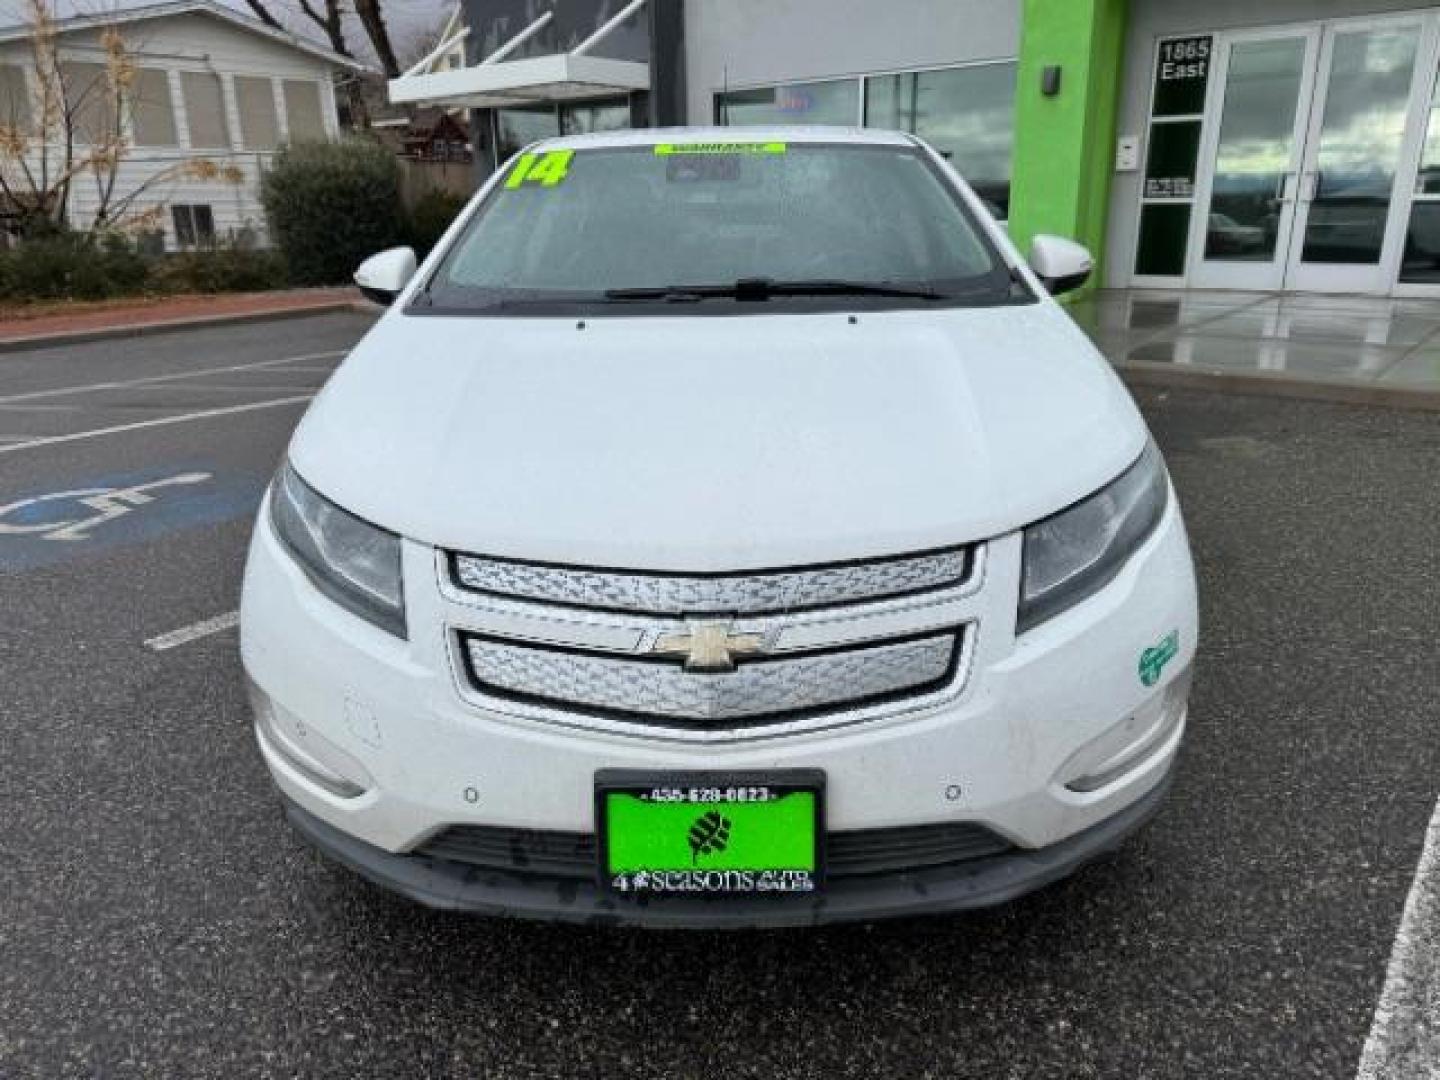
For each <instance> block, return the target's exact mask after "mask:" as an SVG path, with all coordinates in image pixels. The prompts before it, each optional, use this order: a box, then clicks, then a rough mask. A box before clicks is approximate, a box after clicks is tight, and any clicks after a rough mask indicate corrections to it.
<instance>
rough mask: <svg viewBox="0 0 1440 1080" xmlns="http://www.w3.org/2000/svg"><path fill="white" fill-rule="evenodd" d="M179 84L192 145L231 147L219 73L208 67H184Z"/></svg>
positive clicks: (200, 146) (219, 148) (202, 147)
mask: <svg viewBox="0 0 1440 1080" xmlns="http://www.w3.org/2000/svg"><path fill="white" fill-rule="evenodd" d="M180 88H181V90H182V91H183V93H184V95H185V114H186V116H187V117H188V118H189V121H190V145H191V146H193V147H194V148H195V149H196V150H228V149H230V125H229V124H227V123H226V122H225V94H224V91H223V90H222V89H221V87H220V76H218V75H212V74H211V73H210V72H208V71H182V72H181V73H180Z"/></svg>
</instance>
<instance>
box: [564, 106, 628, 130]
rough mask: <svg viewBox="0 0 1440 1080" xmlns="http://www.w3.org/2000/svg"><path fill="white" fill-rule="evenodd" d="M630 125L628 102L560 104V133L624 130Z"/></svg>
mask: <svg viewBox="0 0 1440 1080" xmlns="http://www.w3.org/2000/svg"><path fill="white" fill-rule="evenodd" d="M629 126H630V102H629V101H628V100H626V99H624V98H621V99H620V100H619V101H613V100H612V101H577V102H576V103H575V104H573V105H562V106H560V133H561V134H562V135H584V134H586V133H587V132H591V131H624V130H626V129H627V128H629Z"/></svg>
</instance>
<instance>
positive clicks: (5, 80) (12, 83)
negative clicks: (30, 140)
mask: <svg viewBox="0 0 1440 1080" xmlns="http://www.w3.org/2000/svg"><path fill="white" fill-rule="evenodd" d="M0 127H3V128H5V129H7V130H9V131H13V132H18V133H19V134H21V135H28V134H30V131H31V121H30V94H29V92H28V90H27V89H26V85H25V69H24V68H22V67H20V65H19V64H0Z"/></svg>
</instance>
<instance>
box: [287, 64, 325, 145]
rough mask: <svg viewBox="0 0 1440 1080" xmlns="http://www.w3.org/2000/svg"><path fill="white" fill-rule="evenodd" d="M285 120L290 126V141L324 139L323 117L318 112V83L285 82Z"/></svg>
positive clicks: (294, 80)
mask: <svg viewBox="0 0 1440 1080" xmlns="http://www.w3.org/2000/svg"><path fill="white" fill-rule="evenodd" d="M285 118H286V120H287V121H288V122H289V126H290V141H291V142H295V141H297V140H299V139H323V138H325V117H324V114H322V113H321V111H320V86H319V84H318V83H313V82H301V81H300V80H298V79H286V80H285Z"/></svg>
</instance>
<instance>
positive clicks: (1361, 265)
mask: <svg viewBox="0 0 1440 1080" xmlns="http://www.w3.org/2000/svg"><path fill="white" fill-rule="evenodd" d="M495 2H498V0H466V14H467V18H468V19H469V20H470V21H471V23H472V28H477V36H478V37H483V38H484V43H483V45H481V44H478V43H477V44H476V54H475V60H476V63H475V65H474V66H473V67H471V68H469V69H467V73H465V74H464V79H463V80H462V79H461V78H460V75H461V73H445V74H441V75H435V76H427V78H430V79H432V81H434V82H435V85H436V86H437V87H440V88H441V92H437V100H440V101H442V102H443V101H447V100H448V101H451V102H454V103H464V104H467V105H481V104H482V103H483V106H484V109H485V111H484V113H483V114H482V115H481V116H480V118H479V126H480V130H481V131H482V132H483V133H486V134H487V135H489V136H490V138H489V139H487V140H485V141H487V142H488V143H489V147H488V148H487V149H489V150H490V153H489V154H488V159H489V162H490V163H491V165H492V167H493V165H498V164H499V163H500V162H503V161H504V160H506V158H507V157H508V156H509V155H510V154H512V153H513V152H514V151H515V150H517V149H519V148H520V147H521V146H523V145H525V144H526V143H528V142H530V141H532V140H534V139H537V138H542V137H546V136H551V135H557V134H566V133H572V132H581V131H600V130H610V129H615V128H622V127H627V126H629V125H630V124H631V123H632V122H637V123H638V122H644V121H645V119H646V117H647V115H648V116H649V118H650V119H651V121H652V122H659V123H690V124H702V123H718V124H723V125H732V126H754V125H767V124H821V125H844V126H856V125H860V126H869V127H883V128H890V129H898V130H901V131H907V132H912V133H915V134H917V135H920V136H922V137H923V138H925V139H927V140H928V141H930V142H931V143H932V144H933V145H935V146H936V147H937V149H938V150H939V151H940V152H941V153H943V154H944V155H945V156H946V157H947V158H949V159H950V160H951V161H952V162H953V163H954V164H955V165H956V167H957V168H959V170H960V171H961V172H962V173H963V174H964V175H965V177H966V178H967V179H968V180H969V181H970V183H971V185H972V186H973V187H974V188H975V189H976V190H977V192H978V193H979V194H980V195H981V196H982V197H983V198H985V199H986V200H987V201H988V202H989V203H991V204H992V206H993V207H994V210H995V213H996V215H997V216H999V217H1002V218H1005V219H1006V220H1007V221H1008V222H1009V226H1010V229H1011V233H1012V236H1013V237H1014V238H1015V240H1016V241H1017V243H1018V244H1019V245H1020V246H1021V247H1022V249H1023V248H1024V247H1025V246H1026V245H1028V244H1029V242H1030V240H1031V238H1032V237H1033V236H1035V235H1037V234H1039V233H1058V234H1061V235H1067V236H1071V237H1074V238H1076V239H1078V240H1080V241H1081V242H1082V243H1085V244H1086V245H1088V246H1089V247H1090V248H1091V249H1092V250H1093V251H1094V252H1095V253H1096V255H1097V256H1098V258H1099V261H1100V264H1101V273H1100V274H1099V275H1097V283H1099V284H1105V285H1110V286H1139V287H1160V288H1167V289H1174V288H1214V289H1240V290H1265V291H1319V292H1355V293H1369V294H1373V295H1390V294H1395V295H1420V296H1437V297H1440V89H1437V79H1436V73H1437V70H1440V0H1435V2H1432V3H1429V4H1421V5H1415V4H1409V5H1408V6H1407V0H1248V2H1247V0H1214V2H1213V3H1210V4H1206V5H1200V4H1195V3H1193V2H1192V0H1064V2H1063V3H1060V2H1059V0H1055V2H1045V0H886V2H885V3H883V4H882V3H880V2H879V0H787V2H786V3H785V4H775V3H773V0H725V2H724V3H723V4H722V3H715V2H713V0H648V4H647V9H646V10H648V11H649V12H650V14H649V15H648V16H647V15H643V14H642V15H635V16H632V17H631V18H630V20H629V22H628V23H625V26H624V27H623V28H622V29H624V33H627V34H631V36H632V37H633V39H634V40H629V39H627V41H628V44H626V45H625V48H624V49H620V48H619V45H618V44H615V43H607V44H606V45H605V46H604V48H605V49H612V44H614V48H613V51H612V52H611V54H610V55H606V56H605V57H604V58H603V59H601V58H600V57H601V53H600V52H597V51H595V50H594V49H593V48H592V44H593V43H591V42H590V39H591V38H592V36H593V35H594V34H596V33H599V32H600V30H601V29H603V28H604V26H605V25H607V24H608V23H609V21H610V20H611V19H612V17H613V15H614V14H615V13H614V11H612V9H611V7H610V6H609V5H606V4H600V3H599V2H598V0H595V2H593V3H590V2H588V0H565V3H564V4H563V5H561V6H560V7H557V8H556V9H555V10H556V11H557V12H559V14H558V15H555V16H553V17H551V18H549V20H548V22H547V21H546V17H545V16H544V15H543V14H542V15H541V16H532V13H531V12H530V9H529V7H527V6H525V4H524V3H523V0H504V3H502V6H503V7H505V8H506V10H507V11H509V12H510V16H509V17H507V20H501V19H500V17H499V15H497V14H496V10H497V9H495V8H494V3H495ZM511 9H513V10H511ZM624 10H626V11H629V10H631V9H630V8H629V7H627V8H625V9H624ZM662 11H665V12H669V13H670V14H669V16H667V18H668V19H669V22H668V23H666V25H668V26H669V27H670V30H669V31H668V32H667V35H666V36H665V38H664V41H668V42H670V43H671V44H672V45H673V48H671V49H670V51H668V52H667V51H666V48H665V47H664V42H663V41H661V39H660V38H652V37H651V36H650V34H649V30H648V29H647V27H649V26H651V25H655V23H654V21H653V20H654V19H658V18H659V15H658V14H657V13H659V12H662ZM562 16H563V18H562ZM646 19H650V20H651V21H650V22H647V21H646ZM502 22H503V26H502ZM562 22H563V23H564V26H563V27H560V23H562ZM660 22H661V23H665V20H664V19H661V20H660ZM542 23H545V25H544V26H542V25H541V24H542ZM617 25H618V24H617ZM677 26H679V27H681V28H682V29H683V33H682V32H679V31H677V29H676V27H677ZM527 27H528V28H530V29H525V28H527ZM535 27H540V28H541V29H540V31H538V33H539V36H538V37H534V38H531V39H527V41H526V44H525V48H524V50H522V52H523V56H522V55H520V54H512V55H513V56H515V57H517V58H514V59H512V58H506V59H503V60H502V61H501V62H499V63H488V64H485V63H480V62H479V61H480V60H482V59H485V58H489V57H493V56H495V55H500V54H503V53H505V52H506V49H507V45H506V42H507V41H508V40H510V38H512V37H514V36H515V34H516V30H517V28H519V29H520V30H521V31H522V32H523V33H527V34H528V33H531V32H532V30H533V29H534V28H535ZM481 30H483V31H484V33H483V34H482V33H480V31H481ZM615 33H616V34H619V33H620V31H618V30H617V31H615ZM546 35H549V36H548V37H547V36H546ZM552 39H553V40H552ZM647 42H648V43H647ZM622 54H623V55H624V56H625V57H627V59H626V60H624V61H623V62H621V63H619V65H618V67H617V64H616V59H617V58H618V57H620V56H621V55H622ZM647 57H648V61H647V59H646V58H647ZM541 64H543V65H548V67H547V68H546V70H550V69H551V68H553V75H552V76H551V77H550V81H548V82H546V81H544V80H540V81H538V82H537V81H536V80H534V79H533V78H530V76H531V75H532V74H533V72H532V68H534V67H535V65H541ZM586 64H590V65H591V66H592V67H593V68H594V70H593V71H586V70H583V69H584V68H585V66H586ZM527 65H529V66H528V67H527ZM511 70H513V71H515V72H516V73H517V74H516V75H515V77H514V78H513V79H511V80H510V81H511V82H513V83H514V84H515V85H514V86H510V85H508V84H507V85H500V84H502V83H504V82H505V76H506V73H507V71H511ZM577 72H578V73H579V75H581V76H587V77H588V79H589V81H588V82H586V81H583V80H582V81H577ZM522 75H524V76H526V77H525V78H523V79H522V78H521V76H522ZM632 78H633V79H634V81H631V80H632ZM404 82H405V80H404V79H402V80H398V81H397V83H398V84H403V83H404ZM442 83H443V87H442V86H441V84H442ZM462 83H463V85H462ZM592 84H593V85H592ZM647 86H648V89H647V88H646V87H647ZM622 91H624V92H622ZM527 97H529V98H531V101H527V100H526V99H527ZM416 98H419V99H421V100H424V98H423V96H421V95H416V94H412V95H411V97H410V100H415V99H416ZM532 102H533V103H532ZM542 102H543V103H542ZM662 102H663V103H668V104H665V105H664V107H663V108H662V107H661V105H660V103H662Z"/></svg>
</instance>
